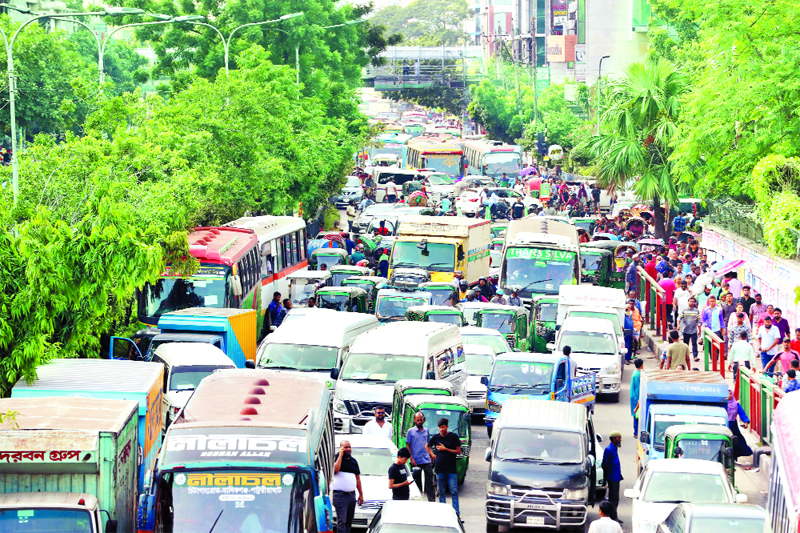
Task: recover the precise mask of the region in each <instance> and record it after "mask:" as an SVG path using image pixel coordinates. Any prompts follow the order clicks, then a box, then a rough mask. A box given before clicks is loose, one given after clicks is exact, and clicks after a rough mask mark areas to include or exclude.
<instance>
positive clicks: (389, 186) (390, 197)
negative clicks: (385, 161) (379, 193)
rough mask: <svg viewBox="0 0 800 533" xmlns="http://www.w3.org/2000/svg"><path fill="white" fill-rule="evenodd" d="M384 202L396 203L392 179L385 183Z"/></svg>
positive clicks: (395, 190)
mask: <svg viewBox="0 0 800 533" xmlns="http://www.w3.org/2000/svg"><path fill="white" fill-rule="evenodd" d="M386 201H387V202H389V203H390V204H394V203H397V185H395V183H394V178H389V181H388V182H386Z"/></svg>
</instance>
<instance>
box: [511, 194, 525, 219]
mask: <svg viewBox="0 0 800 533" xmlns="http://www.w3.org/2000/svg"><path fill="white" fill-rule="evenodd" d="M524 216H525V204H524V203H522V198H521V197H518V198H517V200H516V201H515V202H514V205H512V206H511V218H513V219H514V220H519V219H521V218H523V217H524Z"/></svg>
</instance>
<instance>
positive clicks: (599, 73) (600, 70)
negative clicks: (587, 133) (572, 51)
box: [597, 56, 611, 135]
mask: <svg viewBox="0 0 800 533" xmlns="http://www.w3.org/2000/svg"><path fill="white" fill-rule="evenodd" d="M610 57H611V56H603V57H601V58H600V66H599V67H597V135H600V95H601V93H600V84H601V83H603V74H602V73H603V60H604V59H608V58H610Z"/></svg>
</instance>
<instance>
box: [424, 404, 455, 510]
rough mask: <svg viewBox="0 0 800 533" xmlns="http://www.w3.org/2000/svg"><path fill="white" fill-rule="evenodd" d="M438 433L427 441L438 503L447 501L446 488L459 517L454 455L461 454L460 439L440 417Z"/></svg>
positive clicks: (445, 420)
mask: <svg viewBox="0 0 800 533" xmlns="http://www.w3.org/2000/svg"><path fill="white" fill-rule="evenodd" d="M437 426H438V427H439V433H437V434H436V435H434V436H433V437H431V440H430V441H428V450H429V451H430V452H431V453H433V460H434V461H435V462H436V481H437V484H438V488H439V503H447V497H446V494H447V490H448V489H450V494H451V495H452V497H453V509H455V511H456V514H457V515H458V517H459V519H460V518H461V511H460V509H459V507H458V476H457V475H456V457H457V456H458V455H460V454H461V439H459V438H458V435H456V434H455V433H452V432H450V431H449V428H448V426H449V421H448V420H447V419H446V418H440V419H439V422H438V424H437Z"/></svg>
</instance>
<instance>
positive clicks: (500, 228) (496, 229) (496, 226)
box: [489, 222, 508, 239]
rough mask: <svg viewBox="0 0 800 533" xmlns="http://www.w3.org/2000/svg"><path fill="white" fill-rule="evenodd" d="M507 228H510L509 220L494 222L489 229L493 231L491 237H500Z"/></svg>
mask: <svg viewBox="0 0 800 533" xmlns="http://www.w3.org/2000/svg"><path fill="white" fill-rule="evenodd" d="M506 229H508V222H494V223H492V227H491V229H490V230H489V231H491V234H492V235H491V238H492V239H497V238H498V237H500V234H501V233H503V232H504V231H505V230H506Z"/></svg>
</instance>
